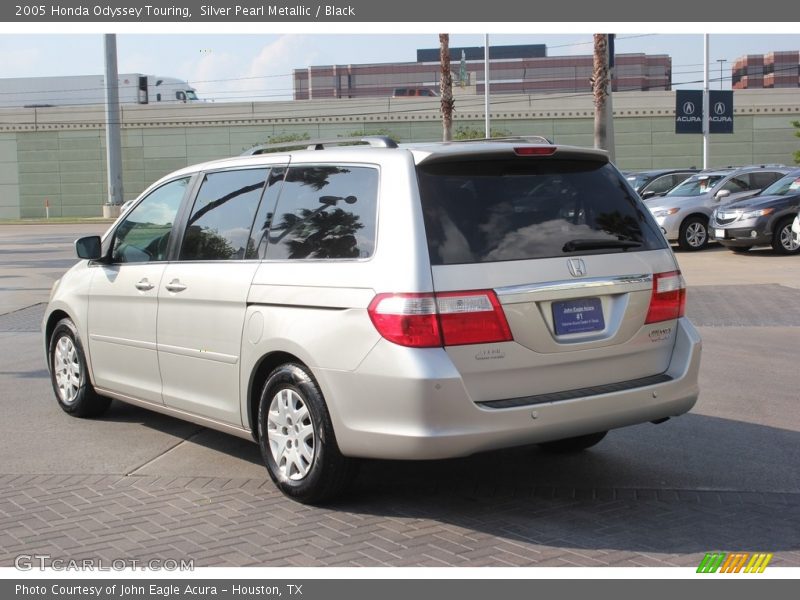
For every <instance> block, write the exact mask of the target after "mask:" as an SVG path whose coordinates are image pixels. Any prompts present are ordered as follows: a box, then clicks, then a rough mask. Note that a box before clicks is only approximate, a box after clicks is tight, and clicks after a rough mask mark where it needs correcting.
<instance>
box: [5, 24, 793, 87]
mask: <svg viewBox="0 0 800 600" xmlns="http://www.w3.org/2000/svg"><path fill="white" fill-rule="evenodd" d="M135 31H136V30H134V32H132V33H118V34H117V56H118V59H117V60H118V71H119V73H144V74H151V75H161V76H169V77H177V78H179V79H183V80H186V81H188V82H189V83H190V84H191V85H193V86H194V87H195V88H197V91H198V96H199V97H201V98H204V99H206V100H211V101H215V102H224V101H269V100H287V99H291V96H292V79H291V73H292V70H293V69H300V68H305V67H308V66H311V65H329V64H351V63H352V64H355V63H381V62H413V61H415V60H416V50H417V49H418V48H435V47H438V43H439V41H438V35H437V34H436V33H425V34H380V35H369V34H360V33H288V34H283V35H281V34H274V33H269V34H262V35H259V34H252V33H248V34H241V35H235V34H214V33H186V34H178V33H136V32H135ZM645 31H646V30H645ZM488 33H489V34H490V39H489V43H490V45H511V44H546V45H547V54H548V56H558V55H576V54H591V51H592V35H591V33H582V34H565V35H554V34H552V35H551V34H543V33H530V34H508V33H502V34H501V33H493V32H492V31H489V32H488ZM483 40H484V36H483V34H467V33H455V34H451V40H450V45H451V47H456V46H483V43H484V42H483ZM616 50H617V53H635V52H644V53H648V54H668V55H670V56H671V57H672V71H673V87H674V88H682V87H683V88H687V87H688V88H697V87H701V85H700V86H699V85H698V82H702V77H703V72H702V69H703V68H702V62H703V35H702V34H701V33H692V34H675V33H669V32H668V33H655V34H653V33H646V32H645V33H637V32H636V31H629V32H627V33H620V34H618V37H617V44H616ZM775 50H800V34H785V33H782V34H769V33H760V34H741V33H740V34H727V33H712V34H711V35H710V37H709V55H710V61H709V62H710V65H711V67H710V78H711V84H710V87H711V88H712V89H718V88H719V87H720V83H721V85H722V87H723V89H725V88H727V89H730V67H731V65H732V63H733V61H734V60H735V59H736V58H738V57H739V56H742V55H744V54H762V53H766V52H771V51H775ZM0 56H2V57H3V60H2V63H0V78H2V77H40V76H57V75H95V74H101V73H103V71H104V66H103V36H102V34H101V33H76V34H73V35H64V34H57V33H42V34H36V33H25V34H19V35H15V34H11V33H5V34H3V35H0ZM719 60H724V61H726V62H724V63H722V66H723V81H722V82H720V81H719V77H720V70H719V68H720V63H719V62H718V61H719Z"/></svg>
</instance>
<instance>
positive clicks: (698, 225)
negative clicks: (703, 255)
mask: <svg viewBox="0 0 800 600" xmlns="http://www.w3.org/2000/svg"><path fill="white" fill-rule="evenodd" d="M678 245H679V246H680V247H681V249H682V250H689V251H693V250H702V249H703V248H705V247H706V246H707V245H708V221H706V220H705V219H704V218H702V217H689V218H688V219H686V220H685V221H684V222H683V223H681V227H680V231H679V235H678Z"/></svg>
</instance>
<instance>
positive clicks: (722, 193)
mask: <svg viewBox="0 0 800 600" xmlns="http://www.w3.org/2000/svg"><path fill="white" fill-rule="evenodd" d="M730 195H731V191H730V190H720V191H718V192H717V193H716V195H715V196H714V197H715V198H716V199H717V200H722V199H724V198H727V197H728V196H730Z"/></svg>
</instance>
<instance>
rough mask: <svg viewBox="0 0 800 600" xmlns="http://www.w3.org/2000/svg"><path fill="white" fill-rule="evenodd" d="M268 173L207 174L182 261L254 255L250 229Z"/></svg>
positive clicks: (261, 171)
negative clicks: (250, 241)
mask: <svg viewBox="0 0 800 600" xmlns="http://www.w3.org/2000/svg"><path fill="white" fill-rule="evenodd" d="M266 177H267V170H266V169H241V170H238V171H220V172H217V173H208V174H207V175H206V176H205V178H204V179H203V184H202V185H201V186H200V191H199V192H198V194H197V198H196V199H195V201H194V206H193V207H192V213H191V215H190V216H189V221H188V222H187V224H186V232H185V233H184V236H183V243H182V244H181V253H180V259H181V260H238V259H243V258H249V257H250V256H253V255H254V248H251V247H250V244H249V240H250V229H251V228H252V226H253V218H254V217H255V215H256V210H257V209H258V202H259V200H260V199H261V191H262V189H263V188H264V180H265V179H266Z"/></svg>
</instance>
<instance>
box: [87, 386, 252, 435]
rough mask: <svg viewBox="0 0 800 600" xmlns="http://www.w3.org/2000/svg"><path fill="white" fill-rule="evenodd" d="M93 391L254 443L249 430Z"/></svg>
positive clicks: (110, 393)
mask: <svg viewBox="0 0 800 600" xmlns="http://www.w3.org/2000/svg"><path fill="white" fill-rule="evenodd" d="M95 391H97V393H98V394H100V395H101V396H108V397H109V398H114V399H115V400H119V401H120V402H125V403H127V404H133V405H134V406H138V407H140V408H146V409H147V410H152V411H154V412H157V413H161V414H164V415H167V416H170V417H175V418H177V419H181V420H183V421H190V422H192V423H194V424H195V425H202V426H203V427H208V428H209V429H215V430H217V431H222V432H224V433H229V434H231V435H235V436H236V437H240V438H243V439H245V440H250V441H251V442H252V441H254V438H253V434H252V432H251V431H250V430H249V429H244V428H243V427H237V426H236V425H230V424H228V423H223V422H221V421H216V420H214V419H209V418H208V417H201V416H200V415H196V414H194V413H190V412H186V411H185V410H181V409H179V408H173V407H171V406H166V405H164V404H156V403H155V402H149V401H147V400H140V399H139V398H134V397H132V396H126V395H125V394H119V393H117V392H112V391H110V390H105V389H102V388H95Z"/></svg>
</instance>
